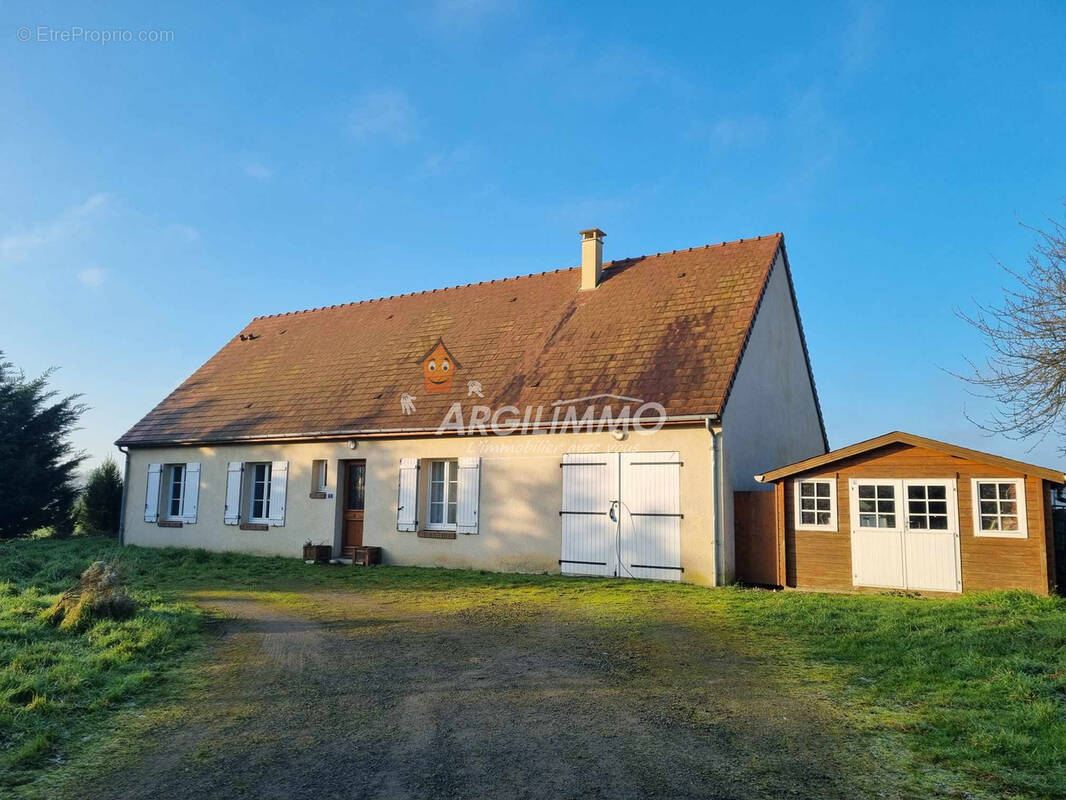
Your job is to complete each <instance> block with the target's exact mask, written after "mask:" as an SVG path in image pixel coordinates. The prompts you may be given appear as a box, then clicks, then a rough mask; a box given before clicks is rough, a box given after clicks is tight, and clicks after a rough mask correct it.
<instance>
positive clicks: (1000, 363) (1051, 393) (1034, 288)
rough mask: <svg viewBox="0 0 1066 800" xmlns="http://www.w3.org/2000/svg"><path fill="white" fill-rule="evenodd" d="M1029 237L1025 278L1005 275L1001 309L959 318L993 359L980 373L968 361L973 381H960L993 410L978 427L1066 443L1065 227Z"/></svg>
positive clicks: (1019, 274) (969, 378) (1053, 224)
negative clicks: (1010, 282) (1010, 283)
mask: <svg viewBox="0 0 1066 800" xmlns="http://www.w3.org/2000/svg"><path fill="white" fill-rule="evenodd" d="M1034 230H1035V232H1036V234H1037V244H1036V247H1035V248H1034V250H1033V252H1032V254H1031V255H1030V256H1029V259H1028V266H1029V268H1028V271H1026V272H1016V271H1014V270H1012V269H1009V268H1006V267H1004V269H1006V271H1007V272H1008V273H1009V274H1010V275H1012V276H1013V277H1014V278H1015V280H1016V281H1017V284H1016V285H1015V286H1014V287H1013V288H1008V289H1006V290H1005V291H1006V296H1005V298H1004V301H1003V303H1002V305H999V306H984V305H978V309H977V312H976V313H975V314H973V315H970V314H966V313H963V312H959V316H961V317H962V318H963V319H964V320H966V321H967V322H969V323H970V324H971V325H973V326H974V328H976V329H977V331H978V332H979V333H980V334H981V336H982V338H983V339H984V340H985V343H986V344H987V346H988V348H989V350H990V351H991V353H990V355H989V356H988V357H987V358H986V359H985V362H984V364H983V365H978V364H976V363H974V362H973V361H969V359H967V360H968V361H969V364H970V367H971V374H970V375H962V376H960V377H962V378H963V379H964V380H966V381H967V382H969V383H970V384H971V385H973V386H976V387H978V394H980V395H981V396H984V397H987V398H990V399H992V400H994V401H995V403H996V406H997V408H996V410H995V411H994V412H993V413H992V415H991V417H990V418H989V419H988V420H987V421H984V422H978V423H977V424H978V425H980V426H981V427H982V428H984V429H985V430H987V431H991V432H995V433H1002V434H1005V435H1007V436H1009V437H1011V438H1016V439H1024V438H1028V437H1030V436H1033V435H1040V436H1041V438H1044V437H1046V436H1047V435H1048V434H1050V433H1052V432H1054V433H1056V434H1058V435H1060V436H1063V437H1066V225H1063V224H1062V223H1060V222H1056V221H1054V220H1053V221H1051V223H1050V227H1048V228H1047V229H1044V230H1038V229H1034ZM1063 451H1064V452H1066V447H1063Z"/></svg>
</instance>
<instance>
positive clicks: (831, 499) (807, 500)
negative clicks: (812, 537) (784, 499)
mask: <svg viewBox="0 0 1066 800" xmlns="http://www.w3.org/2000/svg"><path fill="white" fill-rule="evenodd" d="M794 486H795V490H794V491H795V495H796V528H797V529H799V530H813V531H835V530H836V529H837V509H836V505H837V503H836V499H837V498H836V481H835V480H833V479H829V478H826V479H816V480H798V481H796V482H795V484H794Z"/></svg>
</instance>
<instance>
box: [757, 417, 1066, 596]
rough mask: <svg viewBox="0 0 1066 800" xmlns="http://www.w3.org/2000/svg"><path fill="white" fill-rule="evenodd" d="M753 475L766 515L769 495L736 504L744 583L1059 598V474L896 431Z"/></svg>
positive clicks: (1061, 479) (1061, 481) (765, 502)
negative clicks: (1021, 592) (767, 487)
mask: <svg viewBox="0 0 1066 800" xmlns="http://www.w3.org/2000/svg"><path fill="white" fill-rule="evenodd" d="M755 477H756V480H758V481H760V482H763V483H767V484H772V485H773V489H774V494H773V498H774V499H773V509H772V511H770V510H769V508H770V502H769V498H768V497H767V496H766V495H765V494H763V496H762V497H761V498H742V497H737V513H738V532H737V538H736V546H737V564H738V573H739V574H738V577H740V578H741V579H745V577H746V576H745V575H744V574H743V571H748V572H749V573H751V574H752V575H760V576H762V577H763V580H759V581H753V582H761V583H776V584H777V585H781V586H786V587H795V588H802V589H819V590H833V591H841V590H847V591H851V590H862V589H901V590H907V591H920V592H936V593H959V592H964V591H981V590H988V589H1027V590H1029V591H1032V592H1036V593H1037V594H1047V593H1048V592H1049V591H1052V590H1053V589H1054V588H1055V561H1056V552H1055V537H1054V526H1053V521H1052V503H1053V491H1054V490H1055V489H1056V488H1057V487H1061V486H1062V485H1063V484H1064V482H1066V476H1064V475H1063V473H1062V472H1061V471H1059V470H1053V469H1048V468H1045V467H1038V466H1036V465H1033V464H1026V463H1024V462H1021V461H1014V460H1012V459H1009V458H1003V457H1001V456H995V455H990V454H988V453H982V452H978V451H976V450H970V449H968V448H965V447H959V446H958V445H953V444H948V443H946V442H940V441H936V440H933V439H926V438H923V437H921V436H915V435H913V434H909V433H902V432H899V431H896V432H893V433H887V434H885V435H883V436H878V437H877V438H874V439H870V440H868V441H865V442H859V443H858V444H853V445H851V446H849V447H844V448H841V449H839V450H833V451H831V452H828V453H825V454H824V455H819V456H815V457H813V458H808V459H805V460H803V461H799V462H797V463H795V464H790V465H788V466H784V467H780V468H778V469H774V470H771V471H769V472H767V473H765V474H763V475H756V476H755ZM748 494H752V495H754V494H756V493H748ZM760 508H761V509H765V510H766V511H765V513H762V514H760V513H759V509H760ZM745 515H747V516H745ZM770 525H772V526H773V535H772V536H770V534H769V526H770ZM760 533H761V534H762V536H760ZM1060 557H1061V554H1060ZM767 576H773V577H774V580H772V581H771V580H766V577H767Z"/></svg>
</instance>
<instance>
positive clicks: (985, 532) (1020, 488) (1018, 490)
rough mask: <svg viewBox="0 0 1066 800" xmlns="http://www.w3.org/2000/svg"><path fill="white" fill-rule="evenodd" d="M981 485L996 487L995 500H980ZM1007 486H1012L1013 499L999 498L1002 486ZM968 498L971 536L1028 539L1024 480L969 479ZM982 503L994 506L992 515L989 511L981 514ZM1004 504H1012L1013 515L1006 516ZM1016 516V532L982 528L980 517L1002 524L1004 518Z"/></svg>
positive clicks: (1007, 514)
mask: <svg viewBox="0 0 1066 800" xmlns="http://www.w3.org/2000/svg"><path fill="white" fill-rule="evenodd" d="M983 484H992V485H994V486H996V497H995V498H984V499H982V498H981V486H982V485H983ZM1005 484H1008V485H1012V486H1014V498H1013V499H1011V498H1008V497H1001V496H1000V493H1001V492H1002V488H1001V487H1002V486H1003V485H1005ZM970 496H971V500H972V507H973V535H974V536H979V537H982V538H989V539H1028V538H1029V525H1028V520H1027V514H1026V507H1025V478H971V479H970ZM982 502H984V503H993V504H995V506H996V510H995V512H994V513H992V512H991V511H990V510H986V512H985V513H983V514H982V508H981V506H982ZM1004 503H1014V506H1015V512H1016V513H1015V514H1013V515H1011V514H1010V513H1009V512H1007V513H1006V514H1005V513H1004V511H1003V504H1004ZM1010 516H1016V517H1017V518H1018V529H1017V530H1002V529H984V528H982V517H988V518H992V517H994V518H995V519H996V522H997V524H1002V520H1003V519H1004V517H1008V518H1009V517H1010Z"/></svg>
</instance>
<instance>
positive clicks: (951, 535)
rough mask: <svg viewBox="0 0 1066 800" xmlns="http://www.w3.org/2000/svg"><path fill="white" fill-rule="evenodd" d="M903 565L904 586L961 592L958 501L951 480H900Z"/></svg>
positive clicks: (935, 590) (953, 482) (953, 483)
mask: <svg viewBox="0 0 1066 800" xmlns="http://www.w3.org/2000/svg"><path fill="white" fill-rule="evenodd" d="M903 491H904V497H905V500H904V502H905V503H906V514H905V515H904V518H903V566H904V570H905V572H906V577H907V588H908V589H925V590H927V591H934V592H961V591H962V571H961V564H960V559H959V520H958V516H959V514H958V512H959V502H958V497H957V491H956V488H955V481H954V480H930V479H922V480H907V481H904V482H903Z"/></svg>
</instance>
